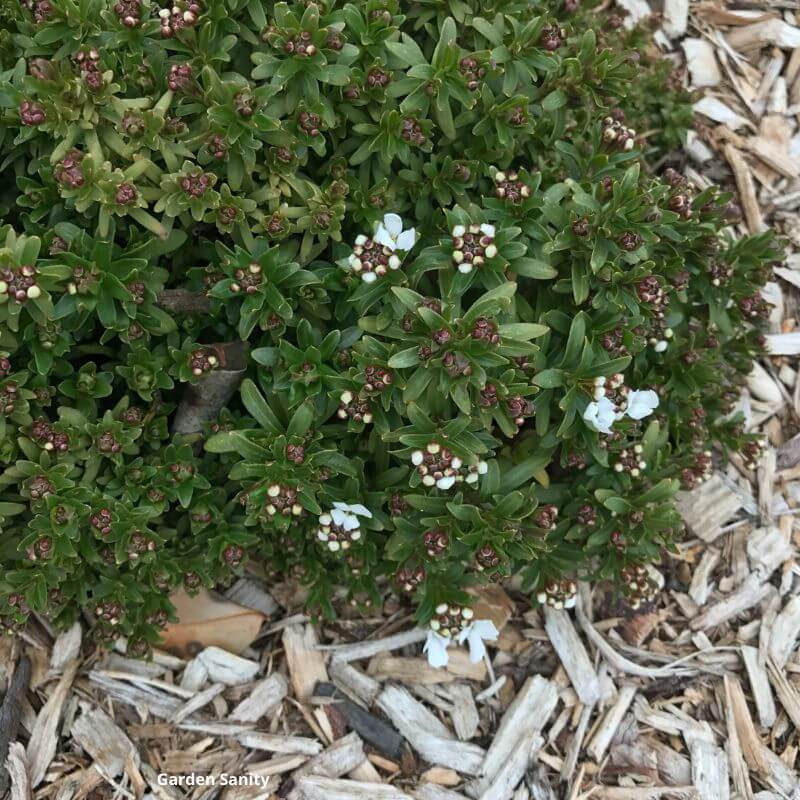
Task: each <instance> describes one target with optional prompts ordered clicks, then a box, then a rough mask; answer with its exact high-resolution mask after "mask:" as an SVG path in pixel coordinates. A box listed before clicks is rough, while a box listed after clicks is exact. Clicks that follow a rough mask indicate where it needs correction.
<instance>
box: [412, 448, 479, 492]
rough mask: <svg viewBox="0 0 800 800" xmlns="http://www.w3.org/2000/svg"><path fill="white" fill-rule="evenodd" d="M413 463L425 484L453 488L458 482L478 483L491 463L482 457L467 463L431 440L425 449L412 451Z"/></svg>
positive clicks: (444, 488)
mask: <svg viewBox="0 0 800 800" xmlns="http://www.w3.org/2000/svg"><path fill="white" fill-rule="evenodd" d="M411 463H412V464H413V465H414V466H415V467H416V468H417V472H418V473H419V475H420V476H421V477H422V483H423V485H424V486H435V487H436V488H437V489H443V490H447V489H451V488H452V487H453V486H455V485H456V484H457V483H464V482H465V483H477V482H478V478H479V476H481V475H485V474H486V472H487V471H488V469H489V465H488V464H487V463H486V462H485V461H483V460H480V459H476V461H475V462H474V463H473V464H470V465H466V464H464V461H463V460H462V459H461V458H459V457H458V456H456V455H454V454H453V453H452V452H451V451H450V450H448V449H447V448H446V447H442V445H440V444H439V443H438V442H430V443H429V444H428V445H427V446H426V447H425V449H424V450H414V452H413V453H411Z"/></svg>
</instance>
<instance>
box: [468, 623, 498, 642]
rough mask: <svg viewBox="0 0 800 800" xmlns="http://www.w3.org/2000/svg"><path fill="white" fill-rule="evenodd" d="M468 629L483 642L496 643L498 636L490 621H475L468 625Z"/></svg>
mask: <svg viewBox="0 0 800 800" xmlns="http://www.w3.org/2000/svg"><path fill="white" fill-rule="evenodd" d="M470 627H471V628H472V630H473V631H475V632H476V633H477V634H478V635H479V636H480V637H481V639H483V640H484V641H485V642H495V641H497V637H498V636H499V635H500V634H499V633H498V630H497V628H495V626H494V622H492V621H491V620H490V619H476V620H475V621H474V622H473V623H472V625H470Z"/></svg>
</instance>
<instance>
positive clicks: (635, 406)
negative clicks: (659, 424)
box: [625, 389, 658, 419]
mask: <svg viewBox="0 0 800 800" xmlns="http://www.w3.org/2000/svg"><path fill="white" fill-rule="evenodd" d="M625 401H626V403H627V406H626V408H625V413H626V414H627V415H628V416H629V417H630V418H631V419H644V418H645V417H649V416H650V415H651V414H652V413H653V411H655V410H656V409H657V408H658V395H657V394H656V393H655V392H654V391H653V390H652V389H634V390H633V391H632V392H628V395H627V397H626V398H625Z"/></svg>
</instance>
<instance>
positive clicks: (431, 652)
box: [422, 631, 452, 667]
mask: <svg viewBox="0 0 800 800" xmlns="http://www.w3.org/2000/svg"><path fill="white" fill-rule="evenodd" d="M451 642H452V639H449V638H448V637H447V636H440V635H439V634H438V633H436V631H428V638H427V639H426V640H425V647H423V648H422V652H423V653H427V655H428V663H429V664H430V665H431V666H432V667H446V666H447V662H448V661H449V660H450V657H449V656H448V655H447V648H448V647H449V646H450V643H451Z"/></svg>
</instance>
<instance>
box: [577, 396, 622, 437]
mask: <svg viewBox="0 0 800 800" xmlns="http://www.w3.org/2000/svg"><path fill="white" fill-rule="evenodd" d="M615 419H616V413H615V410H614V404H613V403H612V402H611V401H610V400H609V399H608V398H607V397H601V398H600V399H599V400H596V401H594V402H592V403H589V405H588V406H586V411H584V412H583V421H584V422H585V423H586V424H587V425H588V426H589V427H590V428H592V429H593V430H596V431H597V432H598V433H611V426H612V425H613V424H614V420H615Z"/></svg>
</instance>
